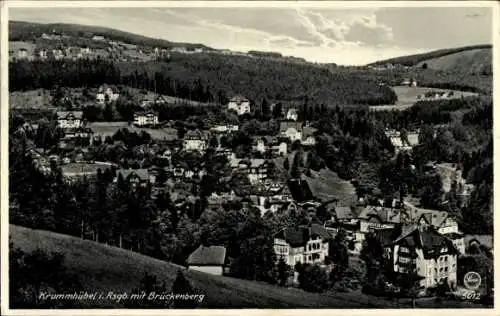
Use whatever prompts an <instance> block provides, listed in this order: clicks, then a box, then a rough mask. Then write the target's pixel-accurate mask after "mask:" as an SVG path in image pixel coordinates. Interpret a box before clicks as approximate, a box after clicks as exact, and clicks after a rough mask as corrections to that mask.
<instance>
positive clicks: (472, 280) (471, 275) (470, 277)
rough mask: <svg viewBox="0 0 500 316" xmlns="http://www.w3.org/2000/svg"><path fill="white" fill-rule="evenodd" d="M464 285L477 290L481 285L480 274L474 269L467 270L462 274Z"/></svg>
mask: <svg viewBox="0 0 500 316" xmlns="http://www.w3.org/2000/svg"><path fill="white" fill-rule="evenodd" d="M464 285H465V287H466V288H467V289H469V290H477V289H478V288H479V286H480V285H481V276H480V275H479V273H477V272H474V271H471V272H467V273H466V274H465V276H464Z"/></svg>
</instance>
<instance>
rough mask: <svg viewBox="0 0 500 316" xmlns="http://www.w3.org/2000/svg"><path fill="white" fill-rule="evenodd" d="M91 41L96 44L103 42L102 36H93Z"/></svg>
mask: <svg viewBox="0 0 500 316" xmlns="http://www.w3.org/2000/svg"><path fill="white" fill-rule="evenodd" d="M92 40H93V41H96V42H102V41H104V36H101V35H94V36H92Z"/></svg>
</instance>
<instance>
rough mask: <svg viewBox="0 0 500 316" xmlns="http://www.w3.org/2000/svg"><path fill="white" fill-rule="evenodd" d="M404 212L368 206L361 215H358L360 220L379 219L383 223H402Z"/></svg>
mask: <svg viewBox="0 0 500 316" xmlns="http://www.w3.org/2000/svg"><path fill="white" fill-rule="evenodd" d="M403 212H404V210H400V209H394V208H389V207H382V206H367V207H365V208H363V210H362V211H361V213H360V214H359V215H358V218H359V219H364V220H370V219H371V218H377V219H379V220H380V222H381V223H393V224H398V223H401V222H402V221H403V220H402V216H401V215H402V214H403Z"/></svg>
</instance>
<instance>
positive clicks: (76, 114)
mask: <svg viewBox="0 0 500 316" xmlns="http://www.w3.org/2000/svg"><path fill="white" fill-rule="evenodd" d="M69 115H73V117H74V118H76V119H82V118H83V112H82V111H57V119H58V120H64V119H66V118H67V117H68V116H69Z"/></svg>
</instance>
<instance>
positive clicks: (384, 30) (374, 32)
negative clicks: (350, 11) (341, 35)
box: [345, 15, 393, 46]
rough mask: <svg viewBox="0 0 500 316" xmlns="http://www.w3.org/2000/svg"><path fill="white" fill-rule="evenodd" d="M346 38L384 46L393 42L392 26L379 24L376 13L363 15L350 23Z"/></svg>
mask: <svg viewBox="0 0 500 316" xmlns="http://www.w3.org/2000/svg"><path fill="white" fill-rule="evenodd" d="M345 39H346V40H347V41H352V42H360V43H361V44H363V45H369V46H384V45H387V44H390V43H392V41H393V33H392V29H391V28H390V27H388V26H386V25H382V24H378V23H377V18H376V16H375V15H372V16H363V17H361V18H360V19H357V20H355V21H353V22H352V23H351V24H350V26H349V30H348V31H347V33H346V34H345Z"/></svg>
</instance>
